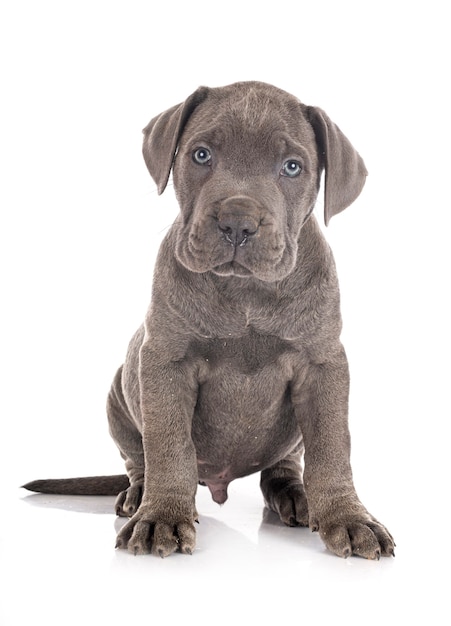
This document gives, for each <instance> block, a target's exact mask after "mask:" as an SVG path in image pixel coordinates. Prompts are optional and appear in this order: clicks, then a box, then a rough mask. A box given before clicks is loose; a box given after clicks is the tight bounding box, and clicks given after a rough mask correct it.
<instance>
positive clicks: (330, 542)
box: [293, 346, 394, 559]
mask: <svg viewBox="0 0 451 626" xmlns="http://www.w3.org/2000/svg"><path fill="white" fill-rule="evenodd" d="M348 390H349V374H348V366H347V361H346V356H345V353H344V350H343V349H342V348H341V346H340V347H338V348H337V350H336V352H335V354H333V355H331V357H330V358H329V359H328V361H327V362H322V363H317V364H311V365H310V366H309V370H308V374H307V376H306V378H304V380H303V381H302V383H300V384H299V386H298V387H297V389H295V390H294V398H293V399H294V401H295V404H296V408H297V410H298V411H299V419H300V420H301V428H302V432H303V436H304V444H305V468H304V487H305V491H306V494H307V501H308V508H309V524H310V527H311V528H312V530H317V531H319V534H320V536H321V538H322V539H323V541H324V543H325V544H326V546H327V547H328V548H329V549H330V550H331V551H332V552H334V553H335V554H337V555H339V556H343V557H347V556H350V555H351V554H356V555H359V556H363V557H366V558H369V559H378V558H379V557H380V556H381V555H391V554H393V551H394V542H393V538H392V537H391V535H390V533H389V532H388V531H387V529H386V528H385V527H384V526H382V524H380V523H379V522H378V521H377V520H376V519H375V518H374V517H373V516H372V515H370V513H368V511H367V510H366V508H365V507H364V506H363V504H362V503H361V502H360V500H359V498H358V497H357V494H356V491H355V488H354V484H353V479H352V471H351V464H350V436H349V430H348V415H347V413H348Z"/></svg>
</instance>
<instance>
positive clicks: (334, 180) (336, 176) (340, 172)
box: [307, 107, 368, 226]
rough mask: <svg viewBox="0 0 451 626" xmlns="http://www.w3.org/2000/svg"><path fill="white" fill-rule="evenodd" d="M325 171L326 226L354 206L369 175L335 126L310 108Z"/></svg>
mask: <svg viewBox="0 0 451 626" xmlns="http://www.w3.org/2000/svg"><path fill="white" fill-rule="evenodd" d="M307 112H308V116H309V120H310V124H311V125H312V127H313V130H314V131H315V136H316V143H317V144H318V152H319V156H320V158H321V159H322V165H323V167H324V170H325V192H324V222H325V224H326V226H327V225H328V223H329V220H330V218H331V217H333V216H334V215H336V214H337V213H340V211H343V210H344V209H346V207H348V206H349V205H350V204H352V203H353V202H354V200H355V199H356V198H357V196H358V195H359V194H360V192H361V191H362V188H363V185H364V184H365V180H366V177H367V175H368V172H367V171H366V167H365V163H364V162H363V159H362V157H361V156H360V155H359V153H358V152H357V150H355V148H354V147H353V146H352V145H351V143H350V141H349V139H347V138H346V137H345V136H344V135H343V133H342V132H341V130H340V129H339V128H338V126H337V125H336V124H334V123H333V122H332V120H330V118H329V117H328V116H327V115H326V113H324V111H322V110H321V109H319V108H317V107H307Z"/></svg>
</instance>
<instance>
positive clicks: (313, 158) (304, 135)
mask: <svg viewBox="0 0 451 626" xmlns="http://www.w3.org/2000/svg"><path fill="white" fill-rule="evenodd" d="M144 133H145V138H144V148H143V151H144V157H145V159H146V163H147V166H148V168H149V170H150V172H151V174H152V176H153V177H154V179H155V180H156V182H157V183H158V185H159V190H160V192H161V191H162V190H163V189H164V187H165V185H166V182H167V178H168V176H169V170H170V169H171V166H172V165H173V175H174V187H175V191H176V195H177V199H178V201H179V204H180V217H179V218H178V220H177V222H176V228H177V247H176V250H175V253H176V256H177V258H178V260H179V261H180V263H182V264H183V265H184V266H185V267H186V268H188V269H189V270H191V271H193V272H201V273H202V272H207V271H212V272H214V273H216V274H219V275H222V276H229V275H234V276H238V277H245V276H254V277H255V278H257V279H260V280H263V281H269V282H272V281H277V280H281V279H283V278H284V277H286V276H287V275H288V274H289V273H290V272H291V271H292V270H293V268H294V265H295V263H296V258H297V249H298V239H299V233H300V230H301V228H302V226H303V224H304V223H305V221H306V220H307V219H308V217H309V215H310V214H311V212H312V210H313V207H314V203H315V200H316V196H317V193H318V188H319V183H320V176H321V172H322V170H323V167H326V177H327V171H328V167H327V165H328V157H331V156H332V153H334V158H335V159H336V163H335V164H334V165H332V166H330V168H329V169H330V171H331V172H333V176H330V178H331V179H332V178H336V179H337V181H338V182H332V184H330V185H329V187H332V191H333V193H329V195H330V200H331V202H329V206H332V209H330V210H328V209H327V205H328V203H327V188H326V222H327V221H328V219H329V217H330V216H331V215H333V214H334V213H337V212H338V211H339V210H342V209H343V208H345V206H347V204H350V202H352V200H353V199H354V198H355V197H356V196H357V195H358V193H360V189H361V187H362V186H363V181H364V177H365V175H366V170H365V168H364V166H363V161H362V160H361V159H360V157H359V156H358V155H357V153H356V152H355V150H354V149H353V148H352V146H351V145H350V144H349V142H348V140H347V139H346V138H345V137H344V135H342V133H341V132H340V131H339V130H338V128H337V127H336V126H335V125H333V124H332V122H330V120H329V119H328V118H327V116H326V115H325V114H324V113H323V112H322V111H320V110H319V109H315V108H313V107H306V106H305V105H302V104H301V103H300V102H299V101H298V100H297V99H296V98H295V97H294V96H291V95H290V94H287V93H286V92H284V91H281V90H279V89H277V88H275V87H272V86H270V85H266V84H264V83H254V82H251V83H237V84H235V85H231V86H229V87H222V88H216V89H207V88H200V89H199V90H197V91H196V92H194V94H192V96H190V98H189V99H188V100H187V101H186V102H185V103H184V104H183V105H179V106H177V107H173V108H172V109H170V110H169V111H167V112H165V113H163V114H162V115H161V116H158V118H155V119H154V120H152V121H151V122H150V124H149V125H148V126H147V128H146V129H145V130H144ZM175 154H176V156H175V158H174V155H175ZM326 183H327V179H326ZM334 185H335V186H337V185H338V186H340V185H343V189H340V190H339V191H338V196H337V193H335V191H334V189H333V188H334ZM347 196H349V197H351V196H352V199H351V200H350V201H348V200H349V198H348V197H347ZM337 197H339V200H338V201H337ZM334 201H335V204H334ZM346 202H347V204H346Z"/></svg>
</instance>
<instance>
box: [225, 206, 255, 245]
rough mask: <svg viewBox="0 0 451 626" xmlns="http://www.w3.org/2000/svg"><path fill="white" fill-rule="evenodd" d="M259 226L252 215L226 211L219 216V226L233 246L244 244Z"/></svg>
mask: <svg viewBox="0 0 451 626" xmlns="http://www.w3.org/2000/svg"><path fill="white" fill-rule="evenodd" d="M258 227H259V223H258V222H257V220H256V219H255V218H254V217H252V216H251V215H241V214H235V213H224V214H221V215H220V216H219V217H218V228H219V230H220V231H221V233H222V236H223V237H224V239H225V240H226V241H228V242H229V243H230V244H232V245H233V246H244V245H245V244H246V242H247V240H248V239H249V237H252V235H255V233H256V232H257V230H258Z"/></svg>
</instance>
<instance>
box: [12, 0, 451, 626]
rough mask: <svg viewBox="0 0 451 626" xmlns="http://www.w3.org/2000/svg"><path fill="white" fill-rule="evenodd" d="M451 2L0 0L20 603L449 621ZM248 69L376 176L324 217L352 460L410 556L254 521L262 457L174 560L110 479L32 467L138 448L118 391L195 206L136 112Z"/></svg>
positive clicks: (48, 613)
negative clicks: (337, 292)
mask: <svg viewBox="0 0 451 626" xmlns="http://www.w3.org/2000/svg"><path fill="white" fill-rule="evenodd" d="M446 5H447V3H446V2H445V1H443V2H440V1H438V0H430V1H429V2H427V3H424V2H417V1H416V0H410V1H406V2H402V1H399V0H390V1H378V2H372V1H368V2H361V1H354V2H353V1H349V0H341V1H340V2H336V1H334V0H329V1H323V2H319V1H315V0H310V2H304V1H302V0H291V2H280V1H275V0H273V1H272V2H265V1H263V0H260V1H259V2H255V3H254V2H249V3H246V2H245V1H244V0H241V1H240V2H235V1H234V0H228V1H227V2H221V3H219V2H213V1H211V0H210V1H209V2H203V1H201V0H197V1H196V2H190V1H180V2H177V1H173V2H151V1H149V2H135V1H133V0H131V1H128V2H117V1H115V0H109V1H108V2H106V1H100V0H89V1H87V0H78V1H77V2H72V1H70V0H68V1H61V0H58V1H54V2H51V1H49V0H40V1H39V2H33V1H29V2H27V1H20V0H17V1H13V0H11V1H9V2H8V1H7V0H6V1H4V2H2V4H1V7H0V47H1V49H0V52H1V57H0V58H1V77H0V81H1V82H0V88H1V96H0V107H1V116H0V151H1V170H0V172H1V174H0V176H1V186H0V194H1V197H0V203H1V231H0V236H1V244H0V254H1V280H2V283H1V295H2V304H1V315H2V321H1V325H0V333H1V336H0V338H1V368H2V371H1V379H0V380H1V394H2V395H1V398H2V402H1V432H2V435H1V442H2V445H1V474H0V478H1V482H2V493H3V503H2V504H3V506H2V514H1V517H0V520H1V521H0V525H1V530H0V562H1V563H2V567H1V569H2V574H3V578H4V582H3V583H2V588H1V591H0V593H1V594H2V596H4V597H3V599H2V600H1V601H0V623H1V625H2V626H11V625H15V624H20V625H22V624H26V623H31V622H32V621H36V620H37V621H38V623H41V621H42V622H43V621H44V620H45V622H46V623H47V624H60V623H62V622H64V623H68V624H72V623H74V624H75V623H77V624H79V623H81V622H82V623H86V624H96V623H102V624H103V623H109V624H113V625H114V624H119V623H120V624H123V623H124V622H125V621H127V623H132V622H134V621H136V620H140V621H141V623H146V622H149V623H155V620H156V619H157V618H156V615H158V616H159V617H158V620H159V622H160V623H163V624H172V623H174V624H175V623H177V622H178V621H180V620H183V622H184V623H187V624H200V623H203V622H206V621H207V620H210V619H216V620H219V621H220V623H228V622H230V621H233V622H236V623H259V624H266V623H268V624H269V623H279V622H280V623H283V622H286V621H289V622H291V623H305V622H304V620H311V621H313V620H314V622H315V623H317V624H326V623H330V622H332V620H333V623H338V624H357V623H359V624H360V623H367V624H379V623H380V622H383V623H385V624H398V623H408V622H409V621H411V620H413V619H414V618H418V621H420V620H425V619H426V620H428V623H431V624H434V625H437V624H438V625H440V624H446V623H449V619H450V611H449V604H448V599H447V597H446V596H445V589H447V588H449V578H448V583H446V578H447V577H448V576H449V572H448V569H449V568H448V566H447V562H448V552H449V514H448V511H449V505H448V499H449V463H448V457H449V453H448V446H449V443H448V441H449V434H448V433H449V426H448V423H449V418H450V407H449V401H448V395H449V392H448V386H449V361H450V359H449V351H450V348H451V345H450V337H449V330H448V328H449V316H450V306H449V299H448V298H449V265H450V256H449V225H450V220H449V213H450V209H451V206H450V204H451V203H450V199H449V165H450V159H449V144H450V139H451V137H450V123H449V110H450V104H451V102H450V95H449V59H450V58H451V57H450V53H451V50H450V46H449V17H448V9H447V6H446ZM252 79H257V80H263V81H266V82H269V83H273V84H275V85H277V86H279V87H281V88H283V89H286V90H287V91H290V92H292V93H294V94H295V95H297V96H298V97H299V98H300V99H301V100H302V101H303V102H305V103H306V104H314V105H319V106H321V107H322V108H323V109H324V110H325V111H326V112H327V113H328V114H329V116H330V117H331V118H332V119H333V120H334V121H335V122H336V123H337V124H338V125H339V126H340V127H341V129H342V130H343V131H344V132H345V134H346V135H347V136H348V137H349V139H350V140H351V141H352V143H353V144H354V145H355V147H356V148H357V149H358V150H359V152H360V153H361V154H362V156H363V157H364V159H365V162H366V165H367V168H368V170H369V173H370V175H369V178H368V182H367V184H366V186H365V188H364V191H363V193H362V195H361V196H360V198H359V199H358V200H357V201H356V202H355V203H354V204H353V205H352V207H350V208H349V209H347V210H346V211H345V213H343V214H341V215H340V216H337V217H335V218H334V219H333V220H332V222H331V224H330V226H329V228H328V229H327V230H326V236H327V238H328V240H329V242H330V243H331V245H332V247H333V250H334V253H335V257H336V261H337V265H338V271H339V276H340V282H341V290H342V308H343V317H344V332H343V340H344V343H345V345H346V349H347V352H348V356H349V361H350V367H351V373H352V391H351V407H350V426H351V433H352V439H353V453H352V459H353V469H354V475H355V482H356V485H357V489H358V492H359V495H360V496H361V498H362V500H363V502H364V503H365V504H366V506H367V507H368V508H369V509H370V511H371V512H372V513H373V514H374V515H376V516H377V517H378V518H380V520H381V521H382V522H383V523H385V524H386V525H387V526H388V527H389V529H390V530H391V531H392V533H393V534H394V535H395V539H396V543H397V556H396V558H395V559H383V560H382V561H380V562H379V563H373V562H367V561H363V560H360V559H357V558H352V559H348V560H346V561H344V560H341V559H338V558H337V557H333V556H331V555H329V554H328V553H327V552H326V551H325V549H324V548H323V546H322V544H321V542H320V540H319V538H318V536H317V535H312V534H311V533H310V532H309V531H308V530H306V529H303V530H302V529H288V528H284V527H282V526H281V525H280V524H277V523H276V522H275V520H274V519H273V518H270V519H269V520H267V521H264V522H262V515H263V513H264V511H263V503H262V498H261V495H260V493H259V489H258V477H255V476H254V477H250V478H248V479H245V480H242V481H236V482H235V483H233V484H232V485H231V488H230V497H229V501H228V502H227V503H226V504H225V505H224V506H223V507H218V506H217V505H214V503H212V502H211V501H210V499H209V496H208V493H207V492H206V491H203V490H202V491H200V492H199V499H198V508H199V511H200V514H201V518H200V519H201V523H200V525H199V529H198V545H199V548H198V550H197V552H196V553H195V554H194V555H193V556H192V557H185V556H182V555H174V556H172V557H170V558H169V559H166V560H164V561H161V560H159V559H157V558H155V557H141V558H135V557H132V556H130V555H128V554H126V553H124V552H119V553H118V552H115V551H114V548H113V546H114V538H115V532H116V528H115V517H114V515H113V513H112V510H113V508H112V507H113V504H112V503H113V500H112V499H111V498H106V499H88V501H86V500H83V499H81V500H80V499H77V498H74V499H70V498H66V499H64V498H62V499H61V498H46V497H42V496H27V494H26V493H25V492H24V491H22V490H20V489H18V486H19V485H21V484H23V483H24V482H26V481H28V480H31V479H33V478H38V477H48V476H55V477H56V476H74V475H83V474H88V475H89V474H98V473H121V472H122V471H123V467H122V462H121V460H120V457H119V454H118V453H117V451H116V449H115V446H114V444H113V443H112V441H111V440H110V439H109V436H108V432H107V425H106V418H105V410H104V404H105V397H106V394H107V391H108V388H109V385H110V382H111V379H112V376H113V375H114V372H115V370H116V368H117V367H118V366H119V365H120V363H121V362H122V359H123V357H124V354H125V349H126V346H127V343H128V340H129V338H130V337H131V335H132V333H133V332H134V330H135V328H136V327H137V326H138V325H139V324H140V323H141V320H142V318H143V315H144V312H145V309H146V307H147V305H148V301H149V296H150V286H151V279H152V268H153V262H154V258H155V254H156V251H157V248H158V243H159V241H160V240H161V238H162V236H163V234H164V232H165V231H166V229H167V227H168V225H169V224H170V223H171V221H172V220H173V219H174V217H175V215H176V213H177V207H176V203H175V200H174V197H173V193H172V190H171V189H168V190H167V191H166V192H165V194H164V195H163V196H161V197H158V195H157V193H156V191H155V186H154V184H153V182H152V180H151V179H150V177H149V175H148V173H147V170H146V168H145V166H144V163H143V161H142V157H141V129H142V128H143V127H144V126H145V125H146V124H147V122H148V121H149V120H150V118H151V117H154V116H155V115H156V114H158V113H159V112H161V111H163V110H164V109H166V108H168V107H170V106H172V105H174V104H177V103H178V102H181V101H183V100H184V99H185V98H186V97H187V96H188V95H189V94H190V93H191V92H192V91H194V89H195V88H197V87H198V86H199V85H201V84H205V85H209V86H220V85H223V84H228V83H231V82H235V81H237V80H252ZM321 210H322V202H321V200H319V202H318V208H317V211H316V214H317V217H318V218H319V219H321ZM168 288H170V286H168ZM33 505H37V506H33ZM96 513H97V514H96ZM240 616H241V618H240Z"/></svg>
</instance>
